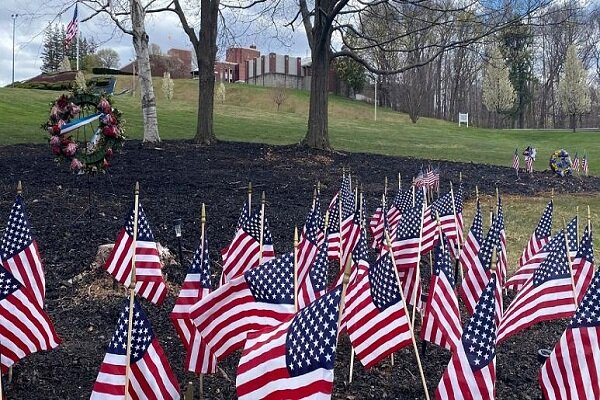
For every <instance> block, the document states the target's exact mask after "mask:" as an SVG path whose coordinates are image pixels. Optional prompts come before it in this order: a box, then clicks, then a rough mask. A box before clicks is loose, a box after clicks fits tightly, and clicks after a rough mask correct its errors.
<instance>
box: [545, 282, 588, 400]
mask: <svg viewBox="0 0 600 400" xmlns="http://www.w3.org/2000/svg"><path fill="white" fill-rule="evenodd" d="M599 308H600V271H596V274H595V275H594V278H593V280H592V282H591V284H590V286H589V288H588V289H587V292H586V293H585V296H584V297H583V300H582V301H581V304H579V307H578V308H577V311H576V312H575V315H574V316H573V319H571V322H570V324H569V326H568V327H567V329H566V330H565V332H564V333H563V334H562V336H561V337H560V340H559V341H558V343H557V344H556V346H555V347H554V350H553V351H552V353H551V354H550V357H548V359H547V360H546V362H545V363H544V365H543V366H542V369H541V370H540V374H539V382H540V386H541V388H542V392H543V393H544V399H547V400H581V399H600V368H598V366H599V365H600V346H598V342H599V341H600V314H598V309H599Z"/></svg>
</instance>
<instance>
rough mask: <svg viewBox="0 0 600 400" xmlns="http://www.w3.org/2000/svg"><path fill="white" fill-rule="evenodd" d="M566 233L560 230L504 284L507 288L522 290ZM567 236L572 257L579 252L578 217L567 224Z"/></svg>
mask: <svg viewBox="0 0 600 400" xmlns="http://www.w3.org/2000/svg"><path fill="white" fill-rule="evenodd" d="M564 235H565V233H564V229H562V230H560V231H559V232H558V233H557V234H556V235H554V237H553V238H552V239H551V240H550V241H549V242H548V243H546V244H545V245H544V247H542V249H541V250H540V251H538V252H537V253H535V254H534V255H533V256H532V257H531V258H530V259H529V260H528V261H527V262H526V263H525V264H523V265H522V266H521V267H520V268H519V269H518V270H517V272H515V274H514V275H513V276H512V277H511V278H510V279H509V280H508V281H507V282H506V284H505V285H504V287H505V288H507V289H513V290H516V291H520V290H521V289H522V288H523V286H524V285H525V283H526V282H527V281H528V280H529V278H531V277H532V276H533V273H534V272H535V270H536V269H537V268H538V267H539V266H540V264H541V263H542V262H543V261H544V260H545V259H546V257H548V254H550V252H551V251H552V250H553V249H554V248H555V247H556V246H558V245H560V244H561V243H562V242H561V241H560V240H561V239H560V238H561V237H563V236H564ZM567 236H568V237H569V253H570V256H571V258H573V257H575V254H577V217H575V218H573V219H572V220H571V222H569V224H568V225H567Z"/></svg>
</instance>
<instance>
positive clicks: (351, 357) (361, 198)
mask: <svg viewBox="0 0 600 400" xmlns="http://www.w3.org/2000/svg"><path fill="white" fill-rule="evenodd" d="M386 184H387V178H386ZM359 199H360V200H359V201H360V203H359V205H358V207H359V210H360V211H359V212H360V225H361V229H362V228H364V225H363V212H362V209H363V207H362V202H363V193H362V185H361V191H360V197H359ZM348 258H349V259H352V256H349V257H348ZM350 347H351V350H350V373H349V375H348V383H352V378H353V376H354V355H355V352H354V346H352V345H350ZM393 356H394V355H393V354H392V365H394V357H393Z"/></svg>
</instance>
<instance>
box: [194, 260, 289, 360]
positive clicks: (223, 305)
mask: <svg viewBox="0 0 600 400" xmlns="http://www.w3.org/2000/svg"><path fill="white" fill-rule="evenodd" d="M294 308H295V307H294V256H293V254H292V253H285V254H283V255H281V256H278V257H277V258H274V259H272V260H270V261H267V262H266V263H264V264H261V265H259V266H256V267H254V268H251V269H249V270H247V271H246V272H245V273H244V274H243V275H240V276H238V277H236V278H233V279H232V280H230V281H229V282H227V283H226V284H225V285H222V286H221V287H220V288H218V289H217V290H215V291H213V292H211V293H210V294H209V295H208V296H206V297H204V298H203V299H202V300H200V301H199V302H198V303H196V304H194V305H193V306H192V307H191V308H190V317H191V318H192V320H193V322H194V325H196V327H197V328H198V331H200V334H201V335H202V338H203V339H205V341H206V345H207V346H208V348H209V349H211V351H212V352H213V354H214V355H215V356H216V357H217V360H218V361H220V360H222V359H223V358H225V357H227V356H228V355H229V354H230V353H232V352H233V351H235V350H237V349H238V348H240V347H241V346H242V345H243V344H244V340H245V339H246V334H247V333H248V332H251V331H256V330H260V329H264V328H268V327H273V326H275V325H278V324H279V323H281V322H282V321H284V320H285V319H286V318H288V317H289V316H291V315H292V314H294Z"/></svg>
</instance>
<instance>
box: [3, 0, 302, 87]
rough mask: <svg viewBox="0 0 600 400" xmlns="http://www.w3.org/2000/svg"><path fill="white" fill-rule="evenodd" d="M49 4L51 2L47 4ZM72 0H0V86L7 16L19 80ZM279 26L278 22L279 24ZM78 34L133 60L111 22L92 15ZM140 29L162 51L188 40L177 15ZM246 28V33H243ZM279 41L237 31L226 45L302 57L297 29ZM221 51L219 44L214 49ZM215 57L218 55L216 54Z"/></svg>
mask: <svg viewBox="0 0 600 400" xmlns="http://www.w3.org/2000/svg"><path fill="white" fill-rule="evenodd" d="M49 3H52V6H49ZM74 4H75V1H74V0H72V1H69V0H56V1H53V0H1V1H0V54H1V55H2V56H0V87H1V86H5V85H8V84H10V83H11V81H12V49H13V33H12V30H13V18H11V15H13V14H18V17H17V18H16V19H14V22H15V24H14V28H15V35H14V44H15V47H14V48H15V68H14V69H15V71H14V73H15V81H20V80H25V79H28V78H31V77H34V76H36V75H38V74H39V73H40V72H41V71H40V67H41V65H42V60H41V58H40V57H41V54H42V49H43V46H42V43H43V39H44V31H45V29H46V28H47V27H48V25H49V24H50V23H62V24H63V25H65V26H66V25H67V24H68V23H69V21H70V20H71V18H72V17H73V10H74V7H73V6H74ZM90 13H91V11H90V10H89V9H87V8H86V7H82V6H81V5H80V6H79V19H80V20H82V19H84V18H85V17H86V16H89V15H90ZM282 25H283V23H282ZM79 29H80V32H81V35H82V36H83V37H87V38H94V40H95V41H96V42H97V43H99V48H112V49H114V50H116V51H117V52H118V53H119V57H120V62H121V66H123V65H125V64H127V63H128V62H129V61H131V60H132V59H133V45H132V42H131V37H130V36H129V35H124V34H122V33H121V32H120V31H118V30H115V28H114V25H112V24H111V23H109V22H107V21H106V20H105V19H102V20H100V19H92V20H90V21H87V22H84V23H80V25H79ZM239 29H242V28H239ZM146 31H147V32H148V35H149V37H150V42H151V43H156V44H158V45H159V46H160V48H161V50H162V51H163V52H166V51H167V50H169V49H170V48H179V49H189V50H191V44H190V42H189V40H188V37H187V35H186V34H185V33H184V32H183V29H182V28H181V24H180V23H179V19H178V18H177V16H176V15H175V14H174V13H161V14H153V15H149V16H148V17H147V19H146ZM244 32H246V31H244ZM286 32H287V33H286V34H284V35H280V36H285V37H283V38H280V39H272V38H269V37H270V36H273V34H272V33H263V34H260V35H256V34H254V35H247V34H246V35H245V34H240V35H239V37H237V38H236V39H235V42H233V43H232V42H231V41H230V42H229V43H228V44H229V45H238V46H242V47H248V46H250V45H252V44H255V45H256V46H257V48H258V50H260V51H261V53H262V54H265V53H269V52H275V53H279V54H289V55H291V56H298V57H305V56H307V55H308V54H309V53H308V44H307V42H306V36H305V34H304V31H303V30H302V29H299V30H296V31H295V32H291V31H286ZM219 50H220V53H219V54H223V53H224V50H225V45H223V46H222V48H220V49H219ZM218 58H219V56H218Z"/></svg>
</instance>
